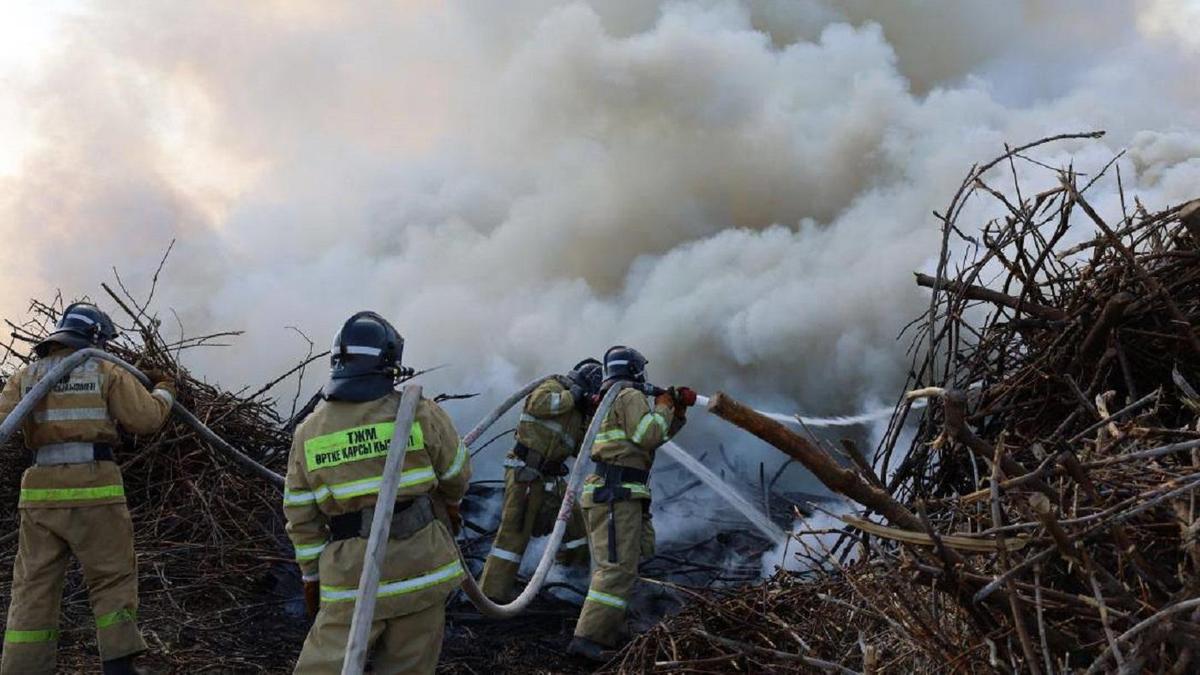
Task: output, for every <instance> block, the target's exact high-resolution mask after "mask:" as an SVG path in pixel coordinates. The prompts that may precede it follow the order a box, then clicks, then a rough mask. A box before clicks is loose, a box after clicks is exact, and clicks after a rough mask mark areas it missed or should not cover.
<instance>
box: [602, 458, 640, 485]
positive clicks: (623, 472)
mask: <svg viewBox="0 0 1200 675" xmlns="http://www.w3.org/2000/svg"><path fill="white" fill-rule="evenodd" d="M596 475H597V476H600V477H601V478H603V479H604V484H605V485H620V484H621V483H642V484H645V483H646V482H647V481H649V480H650V472H649V471H643V470H641V469H635V468H633V467H631V466H621V465H620V464H609V463H608V462H596Z"/></svg>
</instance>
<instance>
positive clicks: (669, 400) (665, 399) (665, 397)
mask: <svg viewBox="0 0 1200 675" xmlns="http://www.w3.org/2000/svg"><path fill="white" fill-rule="evenodd" d="M654 405H655V407H658V408H669V409H674V408H675V396H674V394H672V393H671V392H669V391H664V392H663V393H661V394H659V395H658V396H655V397H654Z"/></svg>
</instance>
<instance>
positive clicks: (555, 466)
mask: <svg viewBox="0 0 1200 675" xmlns="http://www.w3.org/2000/svg"><path fill="white" fill-rule="evenodd" d="M513 454H514V455H516V456H517V459H520V460H521V461H522V462H525V466H527V467H529V468H531V469H533V470H534V471H538V472H541V474H542V475H543V476H565V475H567V474H568V473H570V469H568V468H567V465H566V463H565V462H552V461H549V460H547V459H546V458H545V456H544V455H542V453H540V452H538V451H537V450H534V449H533V448H531V447H529V446H528V445H525V444H524V443H517V444H516V446H515V447H514V448H513Z"/></svg>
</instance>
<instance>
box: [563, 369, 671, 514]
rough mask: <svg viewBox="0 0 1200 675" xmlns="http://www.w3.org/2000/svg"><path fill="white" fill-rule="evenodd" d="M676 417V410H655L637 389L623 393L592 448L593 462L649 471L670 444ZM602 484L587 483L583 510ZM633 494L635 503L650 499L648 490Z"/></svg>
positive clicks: (594, 479) (598, 480)
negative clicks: (657, 453)
mask: <svg viewBox="0 0 1200 675" xmlns="http://www.w3.org/2000/svg"><path fill="white" fill-rule="evenodd" d="M674 416H675V415H674V410H673V409H672V408H669V407H663V406H655V405H654V400H653V399H651V398H650V397H648V396H646V395H645V394H643V393H642V392H640V391H638V390H637V389H632V388H630V389H623V390H622V391H621V393H620V394H617V399H616V400H615V401H613V405H612V408H611V409H610V410H609V411H608V415H607V416H605V418H604V420H603V421H602V422H601V423H600V431H599V432H598V433H597V434H596V442H595V444H594V445H592V459H593V460H595V461H597V462H606V463H608V464H616V465H620V466H627V467H630V468H633V469H640V470H642V471H649V470H650V467H651V465H653V464H654V451H655V450H657V449H658V447H659V446H660V445H662V444H663V443H666V442H667V441H668V440H670V436H669V435H668V434H669V430H670V427H671V422H672V420H673V419H674ZM602 482H603V480H602V479H601V478H600V477H599V476H597V475H596V474H592V475H590V476H588V477H587V478H586V479H585V480H584V486H583V498H582V499H581V502H580V503H581V505H582V506H585V507H587V506H591V505H592V492H593V491H594V490H595V488H596V487H597V486H598V485H600V484H601V483H602ZM627 487H628V486H627ZM630 492H631V495H630V496H631V498H633V499H649V498H650V490H649V488H647V487H645V486H641V485H639V486H638V487H637V488H631V489H630Z"/></svg>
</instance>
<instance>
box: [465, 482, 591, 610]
mask: <svg viewBox="0 0 1200 675" xmlns="http://www.w3.org/2000/svg"><path fill="white" fill-rule="evenodd" d="M516 472H517V470H515V469H511V468H510V469H508V470H507V471H506V472H505V476H504V504H503V506H502V507H501V510H500V529H499V530H497V531H496V539H495V541H494V542H493V543H492V550H491V553H489V554H488V557H487V560H486V561H485V562H484V564H483V576H481V577H480V579H479V587H480V588H481V589H482V590H483V594H484V595H486V596H488V597H489V598H491V599H492V600H494V601H496V602H501V603H506V602H510V601H511V600H512V599H513V598H514V597H515V596H516V593H515V592H514V591H513V586H514V585H515V583H516V579H517V572H518V571H519V570H520V569H521V558H522V557H524V555H525V549H526V548H527V547H528V546H529V540H530V539H532V538H533V537H537V536H542V535H545V534H549V531H550V529H551V528H552V527H553V526H554V518H555V516H556V515H557V514H558V509H559V508H560V507H561V506H562V500H563V494H564V492H565V490H566V486H565V481H563V480H562V479H561V478H549V479H543V480H536V481H531V482H520V481H517V480H516ZM587 541H588V540H587V533H586V532H585V530H584V525H583V516H582V514H581V513H580V511H579V507H578V505H576V507H575V509H574V511H573V513H572V514H571V518H570V520H568V521H567V531H566V534H564V535H563V542H562V547H561V548H560V549H559V551H558V561H559V562H560V563H562V564H564V565H585V564H587V559H588V558H587V556H588V549H587Z"/></svg>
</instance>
